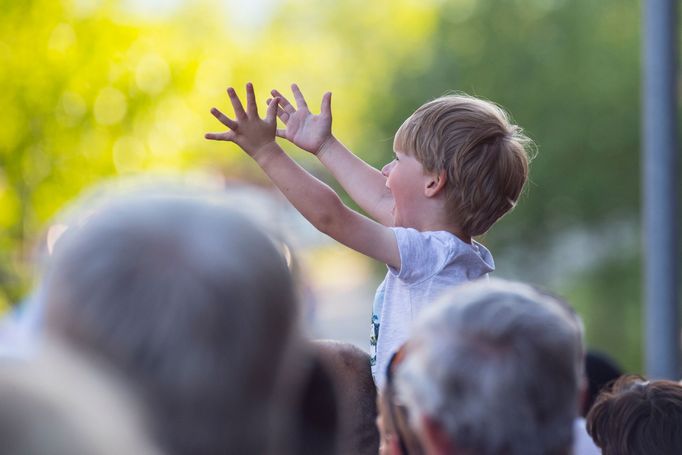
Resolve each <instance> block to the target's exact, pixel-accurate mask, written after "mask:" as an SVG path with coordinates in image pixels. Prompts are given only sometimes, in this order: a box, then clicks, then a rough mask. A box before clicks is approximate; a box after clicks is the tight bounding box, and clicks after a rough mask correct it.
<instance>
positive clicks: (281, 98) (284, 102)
mask: <svg viewBox="0 0 682 455" xmlns="http://www.w3.org/2000/svg"><path fill="white" fill-rule="evenodd" d="M270 93H272V96H276V97H277V98H279V105H280V106H282V109H284V111H285V112H288V113H289V114H293V113H294V112H296V108H295V107H294V106H292V105H291V103H290V102H289V100H288V99H286V97H285V96H284V95H282V94H281V93H280V92H279V91H278V90H272V91H271V92H270Z"/></svg>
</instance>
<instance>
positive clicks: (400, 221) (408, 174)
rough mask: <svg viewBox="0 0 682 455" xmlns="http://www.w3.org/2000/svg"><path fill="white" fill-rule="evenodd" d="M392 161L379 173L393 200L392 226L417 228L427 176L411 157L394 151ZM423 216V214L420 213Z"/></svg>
mask: <svg viewBox="0 0 682 455" xmlns="http://www.w3.org/2000/svg"><path fill="white" fill-rule="evenodd" d="M394 156H395V158H394V159H393V161H391V162H390V163H388V164H387V165H386V166H384V167H383V169H382V170H381V173H382V174H383V175H384V177H386V187H387V188H388V189H389V190H390V191H391V194H392V195H393V200H394V204H395V205H394V206H393V224H394V226H398V227H412V228H418V227H419V220H420V218H422V217H421V216H420V212H422V210H421V209H422V208H423V202H424V200H425V199H426V197H425V195H424V185H425V183H426V180H427V179H428V176H426V175H425V174H424V167H423V166H422V164H421V163H420V162H419V161H418V160H417V159H416V158H415V157H413V156H410V155H407V154H406V153H403V152H401V151H400V150H396V151H395V153H394ZM422 214H423V213H422Z"/></svg>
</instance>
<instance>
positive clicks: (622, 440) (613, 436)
mask: <svg viewBox="0 0 682 455" xmlns="http://www.w3.org/2000/svg"><path fill="white" fill-rule="evenodd" d="M681 422H682V385H680V384H679V383H677V382H673V381H663V380H660V381H644V380H643V379H642V378H640V377H638V376H623V377H621V378H620V379H618V380H617V381H616V382H615V383H614V384H613V387H612V388H611V389H610V390H607V391H604V392H602V393H601V395H599V397H598V398H597V401H596V402H595V404H594V406H593V407H592V409H591V410H590V412H589V414H587V432H588V433H589V434H590V436H592V439H594V442H595V443H596V444H597V446H599V448H600V449H601V450H602V453H603V454H604V455H616V454H618V455H645V454H646V455H649V454H659V453H660V454H673V453H682V431H680V426H681Z"/></svg>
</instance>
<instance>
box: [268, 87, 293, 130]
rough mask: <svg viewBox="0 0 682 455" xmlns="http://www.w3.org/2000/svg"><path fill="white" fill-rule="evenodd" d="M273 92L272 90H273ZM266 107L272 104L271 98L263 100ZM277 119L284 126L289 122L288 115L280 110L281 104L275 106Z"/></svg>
mask: <svg viewBox="0 0 682 455" xmlns="http://www.w3.org/2000/svg"><path fill="white" fill-rule="evenodd" d="M273 91H274V90H273ZM265 102H266V103H267V105H268V106H270V103H272V98H268V99H267V100H265ZM277 117H279V118H280V120H282V121H283V122H284V123H285V124H286V123H287V122H288V121H289V114H287V113H286V112H284V109H282V106H281V103H278V104H277Z"/></svg>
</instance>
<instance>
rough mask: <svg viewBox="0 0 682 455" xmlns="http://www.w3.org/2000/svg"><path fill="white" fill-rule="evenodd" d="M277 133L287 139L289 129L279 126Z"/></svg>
mask: <svg viewBox="0 0 682 455" xmlns="http://www.w3.org/2000/svg"><path fill="white" fill-rule="evenodd" d="M275 134H277V137H283V138H285V139H286V137H287V130H283V129H279V128H278V129H277V131H275Z"/></svg>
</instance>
